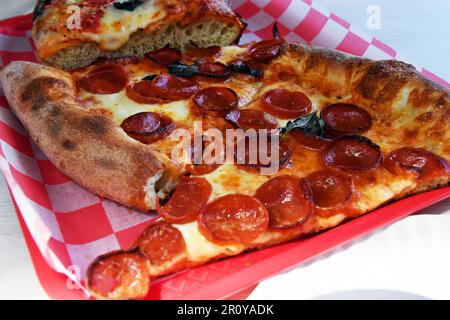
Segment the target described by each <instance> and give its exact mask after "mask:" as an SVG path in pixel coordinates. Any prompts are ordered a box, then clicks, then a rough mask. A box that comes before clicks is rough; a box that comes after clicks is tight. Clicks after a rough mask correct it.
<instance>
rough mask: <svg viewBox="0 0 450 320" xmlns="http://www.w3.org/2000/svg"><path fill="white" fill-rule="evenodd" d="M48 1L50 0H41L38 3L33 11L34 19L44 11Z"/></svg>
mask: <svg viewBox="0 0 450 320" xmlns="http://www.w3.org/2000/svg"><path fill="white" fill-rule="evenodd" d="M47 3H48V0H39V1H38V2H37V3H36V7H35V8H34V11H33V21H34V20H36V19H37V18H38V17H39V16H41V15H42V13H43V12H44V7H45V5H46V4H47Z"/></svg>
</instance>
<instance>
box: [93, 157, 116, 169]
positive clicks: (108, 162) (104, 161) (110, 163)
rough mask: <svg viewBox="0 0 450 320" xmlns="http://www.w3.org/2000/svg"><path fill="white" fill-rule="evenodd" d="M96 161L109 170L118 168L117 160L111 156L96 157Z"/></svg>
mask: <svg viewBox="0 0 450 320" xmlns="http://www.w3.org/2000/svg"><path fill="white" fill-rule="evenodd" d="M95 162H97V163H98V165H99V166H101V167H102V168H104V169H107V170H114V169H116V168H117V162H116V161H114V160H113V159H110V158H105V157H102V158H97V159H95Z"/></svg>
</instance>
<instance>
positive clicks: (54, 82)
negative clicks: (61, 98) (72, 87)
mask: <svg viewBox="0 0 450 320" xmlns="http://www.w3.org/2000/svg"><path fill="white" fill-rule="evenodd" d="M54 88H59V89H60V90H69V86H68V84H67V83H66V82H64V81H63V80H61V79H58V78H54V77H40V78H36V79H33V80H31V81H30V83H28V84H27V85H26V87H25V89H24V90H23V92H22V95H21V97H20V98H21V100H22V101H23V102H29V101H31V100H32V99H36V100H40V101H41V102H42V101H47V100H48V99H49V98H48V97H46V96H45V95H44V93H45V92H47V91H48V90H50V89H54Z"/></svg>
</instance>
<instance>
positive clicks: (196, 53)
mask: <svg viewBox="0 0 450 320" xmlns="http://www.w3.org/2000/svg"><path fill="white" fill-rule="evenodd" d="M220 50H221V49H220V47H218V46H212V47H208V48H190V49H188V50H186V51H185V52H184V57H185V58H186V59H188V60H193V61H205V60H208V59H209V58H212V57H214V56H215V55H216V54H218V53H219V52H220Z"/></svg>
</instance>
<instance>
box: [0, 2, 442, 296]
mask: <svg viewBox="0 0 450 320" xmlns="http://www.w3.org/2000/svg"><path fill="white" fill-rule="evenodd" d="M316 2H318V3H321V4H323V5H324V6H326V7H328V8H329V9H330V10H331V11H332V12H334V13H335V14H337V15H338V16H340V17H342V18H344V19H345V20H347V21H348V22H350V23H352V24H353V25H354V26H357V27H359V28H360V29H362V30H363V31H366V32H367V33H370V34H372V35H374V36H375V37H377V38H378V39H380V40H381V41H383V42H385V43H387V44H388V45H390V46H392V47H393V48H394V49H395V50H396V51H397V52H399V54H400V55H401V56H402V57H407V58H408V61H409V62H412V63H414V64H417V65H420V66H423V67H425V68H427V69H429V70H430V71H432V72H434V73H436V74H437V75H439V76H441V77H443V78H444V79H445V80H447V81H450V21H449V17H448V14H449V13H450V1H448V0H434V1H426V0H395V1H392V0H316ZM34 3H35V1H34V0H19V1H12V0H0V19H4V18H7V17H10V16H14V15H16V14H20V13H23V12H26V11H27V10H30V9H31V8H32V7H33V5H34ZM369 5H377V6H379V7H380V9H381V29H380V30H368V29H367V27H366V20H367V18H368V14H367V13H366V10H367V8H368V6H369ZM0 176H1V175H0ZM449 209H450V200H447V201H445V202H443V203H441V204H439V205H437V206H434V207H432V208H431V209H429V210H427V211H426V212H424V214H422V215H420V216H413V217H409V218H406V219H404V220H402V221H400V222H398V223H396V224H395V225H393V226H390V227H389V228H386V229H384V230H381V231H379V232H377V233H375V234H374V235H372V236H370V237H366V238H364V239H361V240H359V241H355V242H354V243H353V244H351V245H347V246H345V247H343V248H341V249H340V250H336V251H335V252H333V253H332V254H328V255H326V256H325V257H322V258H320V259H317V260H316V261H314V262H311V263H308V264H306V265H304V266H301V267H299V268H296V269H295V270H293V271H291V272H288V273H285V274H282V275H280V276H277V277H274V278H272V279H269V280H267V281H265V282H264V283H262V284H260V285H259V286H258V288H257V289H256V290H255V292H254V293H253V294H252V296H251V297H252V298H271V299H277V298H280V299H289V298H398V297H401V298H409V297H411V298H420V297H423V298H447V299H449V298H450V277H449V276H448V270H450V254H449V253H450V232H448V230H450V210H449ZM45 298H46V295H45V293H44V292H43V290H42V289H41V287H40V285H39V283H38V281H37V278H36V275H35V273H34V270H33V266H32V264H31V260H30V258H29V255H28V251H27V249H26V246H25V243H24V240H23V236H22V232H21V230H20V227H19V224H18V221H17V218H16V215H15V212H14V208H13V205H12V203H11V199H10V196H9V194H8V191H7V189H6V185H5V182H4V179H3V176H1V178H0V299H45Z"/></svg>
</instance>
